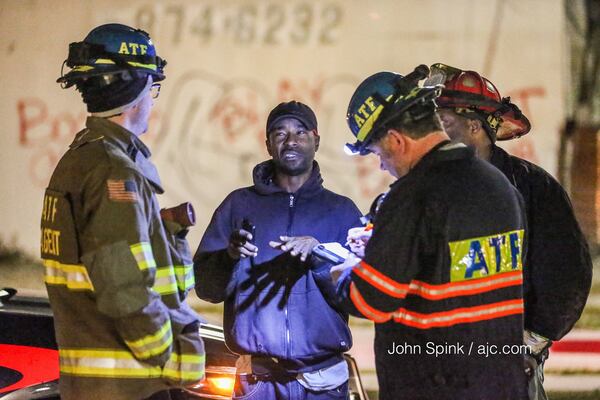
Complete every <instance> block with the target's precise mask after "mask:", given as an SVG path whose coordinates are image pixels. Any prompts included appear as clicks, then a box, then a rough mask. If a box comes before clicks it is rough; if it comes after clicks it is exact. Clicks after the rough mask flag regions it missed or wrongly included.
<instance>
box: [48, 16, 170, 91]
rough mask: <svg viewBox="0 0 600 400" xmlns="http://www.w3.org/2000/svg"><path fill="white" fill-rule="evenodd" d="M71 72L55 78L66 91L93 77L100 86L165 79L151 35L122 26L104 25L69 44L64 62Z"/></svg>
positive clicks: (162, 61) (161, 61)
mask: <svg viewBox="0 0 600 400" xmlns="http://www.w3.org/2000/svg"><path fill="white" fill-rule="evenodd" d="M64 64H66V65H67V66H68V67H69V68H71V70H70V71H69V72H68V73H66V74H62V71H61V77H60V78H58V79H57V82H58V83H61V84H63V85H64V86H63V87H65V88H67V87H70V86H73V85H74V84H78V83H81V82H84V81H86V80H88V79H89V78H92V77H101V79H96V80H95V83H96V84H99V85H109V84H111V83H113V82H114V81H116V80H117V79H121V80H133V79H136V78H144V77H146V76H148V75H152V80H153V81H154V82H157V81H161V80H163V79H165V75H164V74H163V69H164V67H165V65H166V64H167V62H166V61H165V60H163V59H162V58H160V57H159V56H157V55H156V49H155V48H154V44H153V43H152V40H151V39H150V35H148V33H146V32H144V31H143V30H141V29H134V28H131V27H129V26H127V25H122V24H105V25H101V26H99V27H97V28H94V29H93V30H92V31H91V32H90V33H88V35H87V36H86V37H85V39H83V42H75V43H71V44H70V45H69V55H68V57H67V59H66V60H65V61H64V63H63V67H64Z"/></svg>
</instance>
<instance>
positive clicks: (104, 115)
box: [91, 75, 153, 118]
mask: <svg viewBox="0 0 600 400" xmlns="http://www.w3.org/2000/svg"><path fill="white" fill-rule="evenodd" d="M152 82H153V80H152V76H150V75H148V78H147V80H146V85H145V86H144V88H143V89H142V90H141V91H140V93H139V94H138V95H137V97H136V98H135V99H133V101H131V102H129V103H128V104H124V105H122V106H120V107H116V108H113V109H111V110H106V111H102V112H93V113H91V115H92V117H99V118H110V117H114V116H115V115H119V114H121V113H123V112H124V111H127V110H129V109H130V108H132V107H134V106H136V105H137V104H138V103H139V102H140V101H142V99H143V98H144V96H145V95H146V93H147V92H148V91H149V90H150V86H152Z"/></svg>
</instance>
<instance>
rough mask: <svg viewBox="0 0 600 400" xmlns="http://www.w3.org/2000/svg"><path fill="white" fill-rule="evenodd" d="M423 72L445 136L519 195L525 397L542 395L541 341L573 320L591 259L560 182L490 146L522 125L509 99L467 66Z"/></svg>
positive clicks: (544, 344)
mask: <svg viewBox="0 0 600 400" xmlns="http://www.w3.org/2000/svg"><path fill="white" fill-rule="evenodd" d="M440 77H442V78H441V79H440ZM431 79H434V80H436V81H438V82H442V81H443V83H444V85H445V89H444V90H443V91H442V95H441V96H440V98H438V100H437V101H438V104H439V105H440V107H441V108H440V111H439V113H440V116H441V119H442V122H443V124H444V127H445V129H446V131H447V132H448V135H449V136H450V138H451V139H452V140H454V141H458V142H462V143H465V144H467V145H468V146H470V147H472V148H473V149H474V150H475V151H476V153H477V155H478V156H479V157H480V158H482V159H484V160H487V161H489V162H490V163H491V164H492V165H494V166H495V167H496V168H498V169H499V170H500V171H502V173H503V174H504V175H505V176H506V177H507V178H508V180H509V181H510V182H511V183H512V184H513V185H514V186H515V187H516V188H517V189H518V190H519V192H520V193H521V195H522V196H523V199H524V200H525V210H526V214H527V226H528V229H527V243H528V252H527V256H526V258H525V260H524V300H525V334H524V339H525V343H526V344H528V345H530V346H531V347H532V349H533V350H534V352H533V354H532V356H533V357H531V358H528V364H527V365H526V367H527V369H528V371H529V374H530V376H531V377H532V378H534V379H531V380H530V385H529V389H530V398H531V399H538V398H539V399H544V398H545V394H544V390H543V387H542V385H541V384H542V382H543V362H544V360H545V359H546V357H547V356H548V347H550V345H551V344H552V341H553V340H560V339H561V338H562V337H563V336H564V335H566V334H567V333H568V332H569V331H570V330H571V329H572V328H573V325H575V322H577V320H578V319H579V317H580V315H581V313H582V311H583V308H584V306H585V302H586V300H587V297H588V294H589V291H590V286H591V281H592V261H591V257H590V253H589V250H588V246H587V243H586V240H585V238H584V236H583V234H582V232H581V229H580V228H579V224H578V223H577V220H576V219H575V215H574V213H573V208H572V207H571V202H570V201H569V197H568V195H567V194H566V192H565V191H564V189H563V188H562V187H561V186H560V184H559V183H558V182H557V181H556V180H555V179H554V178H553V177H552V176H551V175H550V174H549V173H547V172H546V171H544V170H543V169H542V168H540V167H539V166H537V165H535V164H533V163H531V162H529V161H526V160H523V159H521V158H518V157H515V156H512V155H510V154H508V153H507V152H506V151H504V150H503V149H502V148H500V147H498V146H496V144H495V142H496V140H497V139H498V140H509V139H513V138H516V137H520V136H522V135H524V134H526V133H528V132H529V129H530V125H529V121H528V120H527V118H526V117H525V116H524V115H523V114H521V112H520V111H519V110H518V108H517V107H516V106H515V105H513V104H512V103H510V99H508V98H504V99H501V97H500V94H499V92H498V90H497V88H496V87H495V86H494V85H493V84H492V83H491V82H490V81H489V80H487V79H486V78H484V77H482V76H481V75H479V74H478V73H477V72H474V71H462V70H459V69H457V68H453V67H449V66H447V65H444V64H436V65H434V66H432V78H431ZM538 365H539V367H538V368H536V367H537V366H538Z"/></svg>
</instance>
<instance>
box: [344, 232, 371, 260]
mask: <svg viewBox="0 0 600 400" xmlns="http://www.w3.org/2000/svg"><path fill="white" fill-rule="evenodd" d="M372 234H373V229H368V228H365V227H362V226H359V227H358V228H351V229H349V230H348V237H347V238H346V244H347V245H348V246H350V250H351V251H352V252H353V253H354V254H356V255H357V256H359V257H361V258H362V257H364V256H365V247H367V243H368V242H369V239H371V235H372Z"/></svg>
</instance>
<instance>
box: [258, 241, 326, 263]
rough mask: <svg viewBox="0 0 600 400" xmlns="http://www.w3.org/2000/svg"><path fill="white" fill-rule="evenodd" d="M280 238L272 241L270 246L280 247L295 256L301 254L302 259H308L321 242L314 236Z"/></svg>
mask: <svg viewBox="0 0 600 400" xmlns="http://www.w3.org/2000/svg"><path fill="white" fill-rule="evenodd" d="M279 240H280V241H279V242H275V241H270V242H269V246H271V247H273V248H275V249H277V248H279V249H280V250H281V251H284V252H288V253H290V255H292V256H294V257H296V256H300V260H302V261H306V259H307V258H308V256H309V255H310V254H311V253H312V251H313V249H314V248H315V246H317V245H318V244H319V241H318V240H317V239H315V238H314V237H312V236H293V237H290V236H279Z"/></svg>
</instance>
